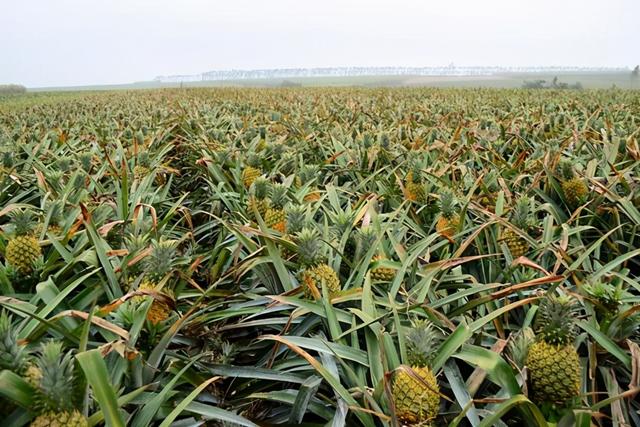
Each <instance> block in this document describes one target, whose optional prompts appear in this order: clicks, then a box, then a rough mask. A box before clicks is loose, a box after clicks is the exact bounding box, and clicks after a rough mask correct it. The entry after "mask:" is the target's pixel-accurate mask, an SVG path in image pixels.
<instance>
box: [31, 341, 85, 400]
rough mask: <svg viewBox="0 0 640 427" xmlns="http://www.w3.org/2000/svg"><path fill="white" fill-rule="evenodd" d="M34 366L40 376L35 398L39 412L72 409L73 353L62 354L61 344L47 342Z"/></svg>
mask: <svg viewBox="0 0 640 427" xmlns="http://www.w3.org/2000/svg"><path fill="white" fill-rule="evenodd" d="M36 366H37V367H38V369H39V370H40V372H41V374H42V376H41V378H40V381H39V384H37V386H38V395H37V398H36V401H37V407H38V409H39V410H40V411H48V410H51V411H55V412H62V411H68V410H73V409H74V399H73V398H72V397H76V396H77V395H76V393H75V391H76V390H75V385H76V377H75V365H74V358H73V351H72V350H71V351H68V352H67V353H63V351H62V343H60V342H54V341H49V342H46V343H44V344H43V345H42V347H41V349H40V351H39V354H38V358H37V360H36Z"/></svg>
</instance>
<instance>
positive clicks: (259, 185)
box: [250, 177, 271, 200]
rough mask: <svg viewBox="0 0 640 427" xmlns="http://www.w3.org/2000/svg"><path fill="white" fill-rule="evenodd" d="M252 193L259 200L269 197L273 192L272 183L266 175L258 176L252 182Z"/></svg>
mask: <svg viewBox="0 0 640 427" xmlns="http://www.w3.org/2000/svg"><path fill="white" fill-rule="evenodd" d="M250 191H251V193H252V195H253V196H254V197H255V198H256V199H258V200H264V199H267V198H269V196H270V194H271V183H270V182H269V180H268V179H266V178H264V177H259V178H256V180H255V181H253V184H251V190H250Z"/></svg>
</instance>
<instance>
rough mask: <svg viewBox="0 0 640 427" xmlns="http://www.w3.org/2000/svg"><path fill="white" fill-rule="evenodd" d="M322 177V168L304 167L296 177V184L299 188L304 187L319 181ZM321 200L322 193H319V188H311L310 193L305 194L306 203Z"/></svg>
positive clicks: (314, 166)
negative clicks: (316, 180) (315, 180)
mask: <svg viewBox="0 0 640 427" xmlns="http://www.w3.org/2000/svg"><path fill="white" fill-rule="evenodd" d="M319 175H320V168H319V167H318V166H316V165H308V164H306V165H303V166H302V167H301V168H300V170H299V171H298V174H297V175H296V177H295V179H294V182H295V185H296V186H297V187H299V188H300V187H303V186H304V185H306V184H308V183H310V182H311V181H313V180H314V179H317V178H318V177H319ZM318 200H320V191H318V189H317V187H315V186H314V187H310V189H309V192H308V193H307V194H305V196H304V201H305V202H315V201H318Z"/></svg>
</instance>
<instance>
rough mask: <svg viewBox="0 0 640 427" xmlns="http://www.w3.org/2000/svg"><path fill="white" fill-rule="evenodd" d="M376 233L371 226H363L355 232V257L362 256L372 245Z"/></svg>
mask: <svg viewBox="0 0 640 427" xmlns="http://www.w3.org/2000/svg"><path fill="white" fill-rule="evenodd" d="M377 238H378V235H377V233H376V231H375V230H374V228H373V227H363V228H361V229H360V230H358V231H357V232H356V259H360V258H362V257H363V256H364V255H365V254H366V253H367V252H368V251H369V249H370V248H371V246H373V245H374V244H375V242H376V240H377Z"/></svg>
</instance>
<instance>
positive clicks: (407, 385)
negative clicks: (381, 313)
mask: <svg viewBox="0 0 640 427" xmlns="http://www.w3.org/2000/svg"><path fill="white" fill-rule="evenodd" d="M406 343H407V359H408V360H407V361H408V363H409V364H410V366H411V367H410V368H409V367H408V366H401V367H400V368H399V369H398V370H396V373H395V375H394V377H393V383H392V396H393V403H394V406H395V412H396V415H397V416H398V418H399V420H400V421H401V422H403V423H406V424H410V425H421V426H431V425H433V424H432V422H433V421H434V420H435V418H436V417H437V416H438V412H439V406H440V387H439V386H438V381H437V379H436V377H435V375H434V373H433V371H432V370H431V368H430V365H431V362H432V359H433V355H434V354H435V351H436V350H437V347H438V344H439V337H438V334H437V331H435V330H434V329H433V328H432V326H431V325H430V324H428V323H425V322H420V323H417V324H416V325H415V326H414V327H412V328H411V329H409V331H408V333H407V335H406Z"/></svg>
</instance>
